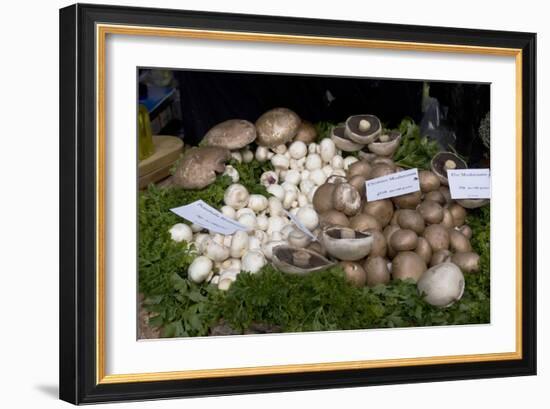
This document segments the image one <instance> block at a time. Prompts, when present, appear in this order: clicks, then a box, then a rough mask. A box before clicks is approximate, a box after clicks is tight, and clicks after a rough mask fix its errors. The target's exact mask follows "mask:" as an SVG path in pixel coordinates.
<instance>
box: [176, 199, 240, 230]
mask: <svg viewBox="0 0 550 409" xmlns="http://www.w3.org/2000/svg"><path fill="white" fill-rule="evenodd" d="M170 211H172V212H174V213H175V214H177V215H178V216H180V217H183V218H184V219H186V220H189V221H190V222H191V223H195V224H198V225H199V226H201V227H202V228H204V229H208V230H211V231H213V232H216V233H220V234H225V235H228V234H233V233H235V232H236V231H238V230H242V231H248V227H247V226H245V225H243V224H241V223H237V222H236V221H235V220H233V219H230V218H229V217H227V216H225V215H223V214H222V213H220V212H219V211H218V210H217V209H215V208H213V207H212V206H210V205H208V204H206V203H205V202H204V201H202V200H197V201H196V202H193V203H191V204H188V205H185V206H180V207H175V208H173V209H170Z"/></svg>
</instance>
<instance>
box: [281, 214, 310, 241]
mask: <svg viewBox="0 0 550 409" xmlns="http://www.w3.org/2000/svg"><path fill="white" fill-rule="evenodd" d="M286 214H287V216H288V218H289V219H290V220H291V221H292V222H293V223H294V224H295V225H296V227H298V228H299V229H300V230H301V231H303V232H304V233H305V234H307V235H308V236H309V237H311V239H312V240H313V241H316V240H317V237H315V235H314V234H313V233H312V232H311V231H309V229H308V228H307V227H306V226H304V225H303V224H302V222H301V221H300V220H298V219H297V218H296V216H294V215H293V214H292V213H290V212H288V211H287V212H286Z"/></svg>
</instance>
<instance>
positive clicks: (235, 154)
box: [231, 151, 243, 163]
mask: <svg viewBox="0 0 550 409" xmlns="http://www.w3.org/2000/svg"><path fill="white" fill-rule="evenodd" d="M231 158H232V159H235V160H236V161H237V162H239V163H241V162H242V161H243V155H241V153H240V152H239V151H232V152H231Z"/></svg>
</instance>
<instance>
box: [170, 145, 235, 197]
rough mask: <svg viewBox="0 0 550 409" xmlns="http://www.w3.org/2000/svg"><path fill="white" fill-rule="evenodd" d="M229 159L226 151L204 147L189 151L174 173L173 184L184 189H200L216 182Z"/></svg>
mask: <svg viewBox="0 0 550 409" xmlns="http://www.w3.org/2000/svg"><path fill="white" fill-rule="evenodd" d="M230 158H231V152H229V150H228V149H225V148H220V147H215V146H204V147H195V148H192V149H189V150H188V151H187V152H186V153H185V154H184V155H183V158H182V160H181V161H180V163H179V165H178V166H177V168H176V171H175V172H174V177H173V183H174V185H176V186H179V187H182V188H184V189H202V188H205V187H206V186H208V185H209V184H211V183H213V182H214V181H215V180H216V173H222V172H223V171H224V170H225V162H227V161H228V160H229V159H230Z"/></svg>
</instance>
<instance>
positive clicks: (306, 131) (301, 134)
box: [294, 121, 317, 144]
mask: <svg viewBox="0 0 550 409" xmlns="http://www.w3.org/2000/svg"><path fill="white" fill-rule="evenodd" d="M316 139H317V130H316V129H315V126H313V124H312V123H311V122H309V121H302V123H301V124H300V126H299V127H298V131H297V132H296V136H295V137H294V140H295V141H301V142H303V143H305V144H309V143H311V142H315V140H316Z"/></svg>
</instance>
